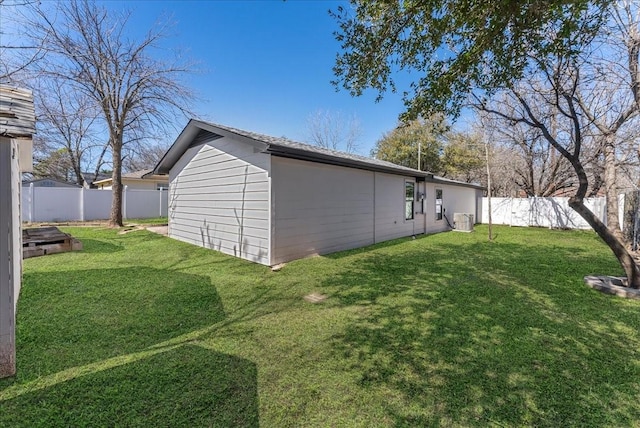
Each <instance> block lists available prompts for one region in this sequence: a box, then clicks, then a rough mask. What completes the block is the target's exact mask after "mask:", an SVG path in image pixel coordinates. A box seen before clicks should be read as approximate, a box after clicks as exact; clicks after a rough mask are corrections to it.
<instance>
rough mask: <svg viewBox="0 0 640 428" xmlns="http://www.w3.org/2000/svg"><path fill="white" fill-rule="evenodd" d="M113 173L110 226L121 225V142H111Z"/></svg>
mask: <svg viewBox="0 0 640 428" xmlns="http://www.w3.org/2000/svg"><path fill="white" fill-rule="evenodd" d="M112 158H113V173H112V174H111V189H112V192H113V198H112V200H111V216H110V217H109V226H110V227H122V226H123V223H122V142H116V143H115V144H113V153H112Z"/></svg>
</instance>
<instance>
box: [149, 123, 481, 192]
mask: <svg viewBox="0 0 640 428" xmlns="http://www.w3.org/2000/svg"><path fill="white" fill-rule="evenodd" d="M222 137H231V138H236V139H240V140H244V141H245V142H247V143H249V144H252V143H253V144H255V143H256V142H257V143H262V145H263V147H262V148H263V152H264V153H268V154H271V155H274V156H281V157H286V158H292V159H299V160H307V161H312V162H319V163H326V164H331V165H339V166H347V167H352V168H359V169H365V170H369V171H377V172H387V173H391V174H401V175H407V176H412V177H416V178H421V179H424V180H425V181H429V182H437V183H446V184H453V185H460V186H466V187H474V188H478V189H482V186H480V185H477V184H469V183H464V182H461V181H455V180H448V179H445V178H442V177H437V176H435V175H433V174H432V173H430V172H428V171H419V170H417V169H413V168H407V167H404V166H401V165H396V164H394V163H391V162H386V161H383V160H379V159H374V158H368V157H365V156H360V155H356V154H352V153H344V152H339V151H335V150H328V149H324V148H321V147H317V146H312V145H310V144H304V143H299V142H296V141H292V140H289V139H287V138H279V137H271V136H268V135H263V134H258V133H255V132H250V131H243V130H241V129H236V128H231V127H229V126H224V125H218V124H213V123H207V122H203V121H200V120H195V119H191V120H190V121H189V123H188V124H187V126H186V127H185V128H184V129H183V130H182V132H181V133H180V135H179V136H178V138H177V139H176V141H175V142H174V143H173V145H172V146H171V147H170V148H169V150H167V152H166V153H165V154H164V156H163V157H162V159H160V162H158V164H157V165H156V167H155V169H154V170H153V172H154V173H155V174H168V173H169V170H170V169H171V168H172V167H173V165H175V164H176V162H178V160H179V159H180V157H182V155H183V154H184V153H185V152H186V151H187V149H189V147H193V146H195V145H198V144H200V143H202V142H204V141H208V140H211V139H217V138H222Z"/></svg>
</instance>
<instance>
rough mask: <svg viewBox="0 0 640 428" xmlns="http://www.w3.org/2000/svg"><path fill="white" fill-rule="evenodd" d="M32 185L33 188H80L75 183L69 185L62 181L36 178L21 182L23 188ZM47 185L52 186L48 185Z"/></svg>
mask: <svg viewBox="0 0 640 428" xmlns="http://www.w3.org/2000/svg"><path fill="white" fill-rule="evenodd" d="M31 184H33V186H34V187H77V188H79V187H80V186H79V185H77V184H75V183H69V182H68V181H62V180H58V179H55V178H38V179H35V180H23V181H22V185H23V186H29V185H31ZM49 184H54V185H53V186H52V185H49Z"/></svg>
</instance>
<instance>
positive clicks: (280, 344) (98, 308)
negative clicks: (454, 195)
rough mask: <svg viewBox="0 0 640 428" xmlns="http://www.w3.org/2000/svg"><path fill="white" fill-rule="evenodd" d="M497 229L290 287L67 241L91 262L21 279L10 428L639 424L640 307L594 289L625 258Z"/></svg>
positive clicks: (244, 266) (318, 261)
mask: <svg viewBox="0 0 640 428" xmlns="http://www.w3.org/2000/svg"><path fill="white" fill-rule="evenodd" d="M495 229H496V232H497V239H496V242H495V243H488V242H487V240H486V227H482V226H481V227H477V229H476V232H475V233H472V234H465V233H454V232H452V233H443V234H438V235H431V236H425V237H419V238H418V239H415V240H412V239H401V240H396V241H392V242H387V243H382V244H379V245H376V246H373V247H368V248H366V249H359V250H353V251H348V252H342V253H337V254H333V255H329V256H326V257H316V258H311V259H306V260H300V261H296V262H292V263H289V264H288V265H287V266H285V267H284V268H283V269H282V270H281V271H280V272H271V270H270V269H268V268H266V267H263V266H259V265H255V264H252V263H249V262H245V261H242V260H239V259H235V258H232V257H228V256H224V255H221V254H219V253H216V252H214V251H210V250H204V249H201V248H198V247H195V246H191V245H188V244H183V243H180V242H177V241H174V240H171V239H168V238H164V237H161V236H159V235H155V234H152V233H150V232H146V231H135V232H130V233H128V234H125V235H118V234H117V232H116V231H114V230H109V229H93V228H68V229H65V230H67V231H69V232H71V233H72V234H73V235H74V236H76V237H78V238H79V239H81V240H82V242H83V243H84V251H82V252H76V253H67V254H57V255H52V256H46V257H41V258H33V259H29V260H26V261H25V263H24V283H23V289H22V294H21V297H20V302H19V307H18V324H17V335H18V336H17V337H18V376H17V378H15V379H6V380H2V381H0V426H7V427H9V426H25V427H35V426H43V427H51V426H64V427H67V426H91V427H98V426H154V425H155V426H221V427H225V426H258V425H260V426H262V427H283V426H284V427H286V426H290V427H299V426H326V427H338V426H362V427H372V426H438V425H444V426H451V425H454V426H470V425H477V426H487V425H494V426H523V425H525V426H526V425H531V426H550V427H560V426H562V427H565V426H598V427H599V426H639V425H640V399H639V397H640V381H639V380H640V302H638V301H629V300H624V299H621V298H617V297H611V296H607V295H603V294H600V293H599V292H597V291H594V290H591V289H589V288H587V287H586V286H585V285H584V284H583V281H582V278H583V276H585V275H588V274H594V273H595V274H603V273H604V274H620V273H621V270H620V268H619V266H618V265H617V262H616V261H615V259H614V258H613V257H612V255H611V254H610V252H609V250H608V249H607V248H606V247H605V246H604V245H603V244H601V243H600V242H599V241H598V239H597V238H596V236H595V235H594V234H593V233H590V232H581V231H569V232H568V231H550V230H545V229H526V228H522V229H521V228H507V227H497V228H495ZM312 292H316V293H322V294H325V295H327V296H328V298H327V300H325V301H324V302H322V303H317V304H313V303H309V302H307V301H305V300H304V299H303V296H305V295H307V294H309V293H312Z"/></svg>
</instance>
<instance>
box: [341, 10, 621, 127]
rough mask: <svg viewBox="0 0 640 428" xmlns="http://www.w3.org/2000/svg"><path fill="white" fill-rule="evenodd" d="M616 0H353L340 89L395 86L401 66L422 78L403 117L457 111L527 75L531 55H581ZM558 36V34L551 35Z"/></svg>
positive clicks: (344, 32) (344, 23) (345, 17)
mask: <svg viewBox="0 0 640 428" xmlns="http://www.w3.org/2000/svg"><path fill="white" fill-rule="evenodd" d="M610 3H612V0H537V1H496V0H479V1H465V0H426V1H417V0H408V1H393V2H389V1H384V0H366V1H365V0H351V6H352V7H351V8H346V7H338V8H337V10H336V11H335V12H333V11H332V12H331V15H332V16H333V17H334V18H335V19H336V20H337V22H338V25H339V30H338V31H337V32H336V33H335V34H336V38H337V40H338V41H339V42H340V43H341V48H342V52H341V53H340V54H339V55H338V56H337V59H336V64H335V66H334V73H335V74H336V76H337V79H336V80H335V81H334V84H335V85H336V86H342V87H344V88H345V89H347V90H349V91H350V92H351V94H352V95H361V94H362V93H363V91H364V90H365V89H367V88H373V89H374V90H376V91H377V92H378V94H379V96H380V97H382V95H383V93H384V92H386V91H387V90H392V91H394V92H395V91H396V90H397V89H398V88H397V84H396V79H395V77H396V76H397V74H398V71H401V70H403V71H408V72H411V73H413V74H412V76H413V75H415V74H418V75H419V78H418V79H417V80H414V81H413V82H412V83H411V86H410V88H402V89H403V90H404V95H405V96H404V100H405V105H406V109H407V110H406V112H405V114H404V119H413V118H416V117H419V116H422V115H427V114H430V113H433V112H443V111H444V112H448V113H454V114H455V113H457V112H458V111H459V109H460V106H461V104H462V103H463V102H465V101H466V97H467V95H468V94H469V93H470V92H471V91H473V90H477V89H480V90H482V91H489V92H490V91H492V90H494V89H496V88H502V87H504V86H508V85H509V84H510V83H511V82H512V81H513V80H514V79H517V78H520V77H522V76H523V73H524V71H525V67H526V65H527V62H528V55H529V54H532V53H533V54H538V55H539V56H540V55H546V54H549V53H566V54H570V55H575V54H577V52H576V51H575V47H576V46H577V45H576V43H578V42H580V43H587V42H589V41H590V40H591V38H592V37H593V36H594V35H595V33H596V31H597V30H598V28H600V26H601V25H602V23H603V22H604V20H605V19H606V14H605V11H606V10H607V7H608V5H609V4H610ZM549 34H554V37H551V38H550V37H549Z"/></svg>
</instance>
